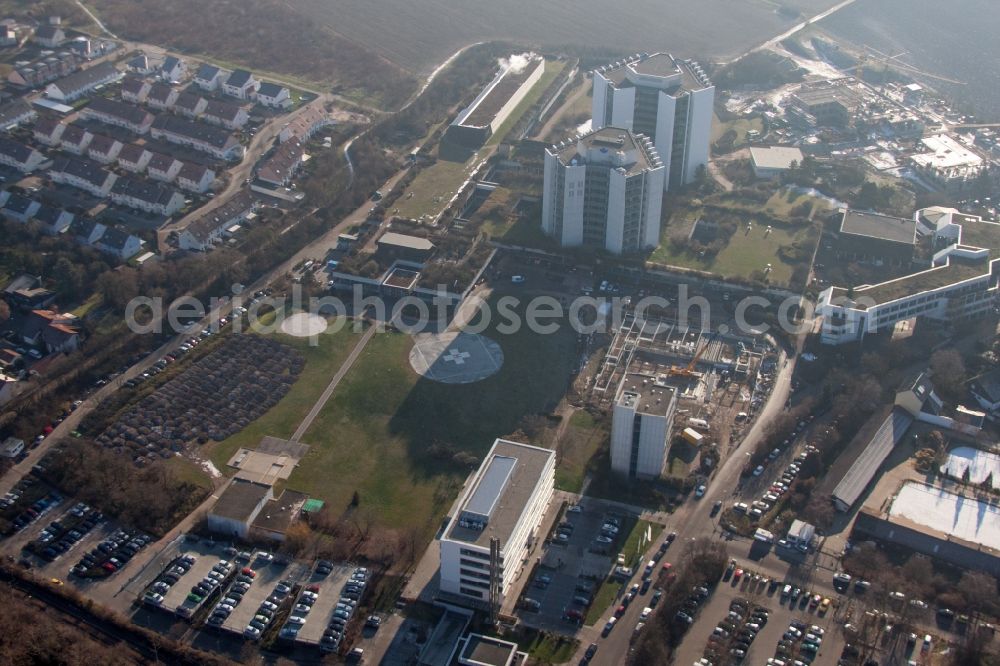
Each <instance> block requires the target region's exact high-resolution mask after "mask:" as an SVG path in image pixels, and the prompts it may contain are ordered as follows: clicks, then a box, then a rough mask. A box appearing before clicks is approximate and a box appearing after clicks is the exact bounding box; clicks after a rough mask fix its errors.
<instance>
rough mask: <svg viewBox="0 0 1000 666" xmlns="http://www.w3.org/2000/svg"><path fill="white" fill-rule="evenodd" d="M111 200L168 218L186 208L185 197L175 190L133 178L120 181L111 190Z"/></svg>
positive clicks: (122, 178)
mask: <svg viewBox="0 0 1000 666" xmlns="http://www.w3.org/2000/svg"><path fill="white" fill-rule="evenodd" d="M111 200H112V201H114V202H115V203H116V204H119V205H122V206H128V207H129V208H136V209H139V210H144V211H146V212H147V213H156V214H159V215H167V216H169V215H173V214H174V213H176V212H177V211H179V210H180V209H181V208H183V207H184V195H183V194H181V193H180V192H178V191H177V190H175V189H174V188H172V187H167V186H166V185H161V184H160V183H154V182H152V181H149V180H143V179H139V178H133V177H132V176H122V177H121V178H119V179H118V181H117V182H116V183H115V185H114V187H112V188H111Z"/></svg>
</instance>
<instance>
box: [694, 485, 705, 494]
mask: <svg viewBox="0 0 1000 666" xmlns="http://www.w3.org/2000/svg"><path fill="white" fill-rule="evenodd" d="M706 490H708V488H706V487H705V484H704V483H703V484H701V485H699V486H698V487H697V488H695V489H694V496H695V497H704V496H705V491H706Z"/></svg>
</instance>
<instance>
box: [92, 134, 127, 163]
mask: <svg viewBox="0 0 1000 666" xmlns="http://www.w3.org/2000/svg"><path fill="white" fill-rule="evenodd" d="M122 148H123V144H122V142H121V141H119V140H118V139H115V138H112V137H110V136H105V135H103V134H95V135H94V138H93V139H92V140H91V141H90V146H88V147H87V157H89V158H90V159H92V160H94V161H95V162H100V163H101V164H111V163H112V162H115V161H116V160H117V159H118V155H119V153H121V150H122Z"/></svg>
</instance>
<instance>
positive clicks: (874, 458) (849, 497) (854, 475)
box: [833, 408, 913, 507]
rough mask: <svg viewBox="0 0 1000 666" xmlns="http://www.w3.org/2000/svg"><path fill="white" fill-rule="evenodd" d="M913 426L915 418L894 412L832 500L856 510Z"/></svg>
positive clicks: (849, 472) (903, 412)
mask: <svg viewBox="0 0 1000 666" xmlns="http://www.w3.org/2000/svg"><path fill="white" fill-rule="evenodd" d="M912 423H913V417H912V416H910V414H909V413H907V412H905V411H904V410H902V409H899V408H897V409H893V410H892V413H890V414H889V415H888V416H887V417H886V418H885V421H883V422H882V425H881V426H879V429H878V430H877V431H876V432H875V435H874V436H873V437H872V438H871V441H870V442H868V446H866V447H865V450H864V451H862V452H861V455H859V456H858V457H857V459H856V460H855V461H854V464H853V465H851V467H850V469H848V470H847V474H845V475H844V478H843V479H841V480H840V483H838V484H837V487H836V488H834V489H833V499H834V500H836V501H838V502H841V503H842V504H844V505H846V506H847V507H851V506H853V504H854V503H855V502H857V501H858V497H860V496H861V493H862V492H863V491H864V489H865V488H866V487H867V486H868V484H869V483H870V482H871V480H872V479H873V478H874V477H875V473H876V472H878V470H879V468H880V467H881V466H882V463H884V462H885V459H886V458H888V457H889V453H890V452H891V451H892V449H893V447H894V446H896V443H897V442H899V440H900V439H902V438H903V435H904V434H905V433H906V431H907V429H909V427H910V424H912Z"/></svg>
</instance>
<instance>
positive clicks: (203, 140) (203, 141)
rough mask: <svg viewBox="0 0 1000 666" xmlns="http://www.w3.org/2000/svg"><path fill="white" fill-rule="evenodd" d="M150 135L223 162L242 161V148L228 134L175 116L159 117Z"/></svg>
mask: <svg viewBox="0 0 1000 666" xmlns="http://www.w3.org/2000/svg"><path fill="white" fill-rule="evenodd" d="M150 134H151V135H152V137H153V138H154V139H163V140H165V141H170V142H171V143H176V144H179V145H182V146H189V147H191V148H193V149H195V150H198V151H201V152H204V153H208V154H209V155H213V156H215V157H217V158H219V159H223V160H238V159H242V157H243V153H244V150H243V146H242V145H241V144H240V142H239V141H238V140H237V139H236V138H235V137H234V136H233V135H232V134H230V133H229V132H227V131H225V130H223V129H221V128H218V127H213V126H212V125H207V124H204V123H199V122H195V121H191V120H187V119H185V118H179V117H177V116H171V115H166V114H163V115H161V116H159V117H158V118H157V119H156V120H155V121H154V122H153V126H152V128H151V129H150Z"/></svg>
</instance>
